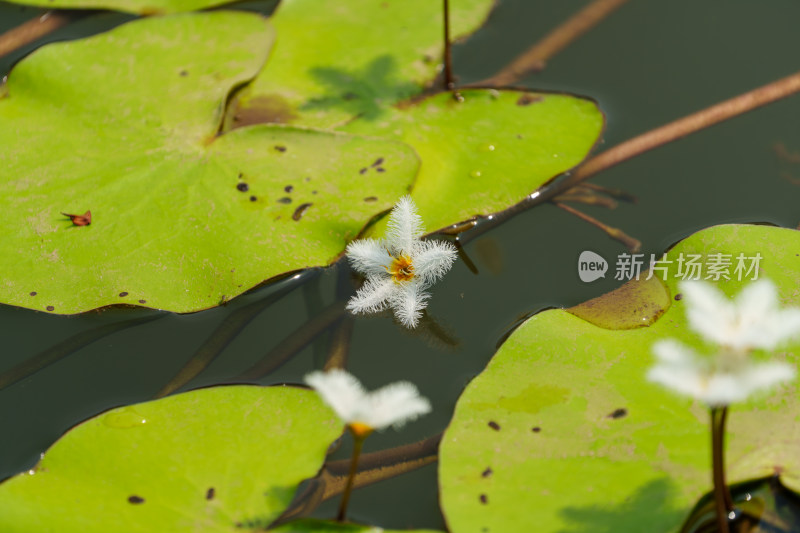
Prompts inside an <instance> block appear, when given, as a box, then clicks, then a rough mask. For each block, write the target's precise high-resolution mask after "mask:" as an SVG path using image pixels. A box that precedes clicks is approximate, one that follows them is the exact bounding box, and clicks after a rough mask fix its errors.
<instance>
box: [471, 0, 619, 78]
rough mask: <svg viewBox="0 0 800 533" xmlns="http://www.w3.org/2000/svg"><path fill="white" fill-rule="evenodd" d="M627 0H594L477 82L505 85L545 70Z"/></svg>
mask: <svg viewBox="0 0 800 533" xmlns="http://www.w3.org/2000/svg"><path fill="white" fill-rule="evenodd" d="M627 1H628V0H594V2H591V3H589V5H587V6H586V7H584V8H583V9H581V10H580V11H578V12H577V13H575V14H574V15H572V16H571V17H570V18H569V19H567V20H566V21H565V22H564V23H563V24H561V25H560V26H558V27H557V28H555V29H554V30H553V31H551V32H550V33H548V34H547V35H546V36H545V37H544V38H543V39H540V40H539V41H538V42H537V43H536V44H534V45H533V46H531V47H530V48H529V49H528V50H527V51H525V52H524V53H523V54H522V55H520V56H517V58H515V59H514V60H513V61H512V62H511V63H510V64H508V66H506V67H504V68H503V69H502V70H501V71H500V72H498V73H497V74H495V75H494V76H492V77H491V78H488V79H486V80H483V81H481V82H478V83H476V84H475V85H483V86H487V85H488V86H491V87H506V86H508V85H513V84H514V83H516V82H518V81H519V80H521V79H522V78H524V77H525V76H526V75H527V74H530V73H531V72H536V71H539V70H542V69H543V68H544V66H545V64H546V63H547V61H548V60H549V59H550V58H551V57H553V56H555V55H556V54H557V53H558V52H560V51H561V50H563V49H564V48H566V47H567V46H569V45H570V44H571V43H572V42H573V41H575V40H577V39H578V38H579V37H580V36H581V35H583V34H584V33H586V32H587V31H589V30H590V29H592V28H593V27H594V26H596V25H597V24H598V23H599V22H600V21H602V20H603V19H604V18H606V17H607V16H608V15H610V14H611V13H612V12H613V11H614V10H616V9H617V8H618V7H620V6H621V5H622V4H624V3H625V2H627Z"/></svg>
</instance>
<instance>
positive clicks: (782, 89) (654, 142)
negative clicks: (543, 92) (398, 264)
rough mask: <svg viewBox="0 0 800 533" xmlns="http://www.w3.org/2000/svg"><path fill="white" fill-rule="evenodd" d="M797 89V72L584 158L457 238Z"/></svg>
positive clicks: (465, 238)
mask: <svg viewBox="0 0 800 533" xmlns="http://www.w3.org/2000/svg"><path fill="white" fill-rule="evenodd" d="M798 91H800V72H798V73H796V74H792V75H791V76H788V77H786V78H782V79H780V80H777V81H774V82H772V83H769V84H767V85H764V86H762V87H759V88H758V89H754V90H752V91H750V92H747V93H744V94H742V95H739V96H736V97H734V98H731V99H730V100H726V101H724V102H721V103H719V104H716V105H713V106H711V107H708V108H706V109H703V110H702V111H698V112H697V113H694V114H692V115H689V116H687V117H684V118H681V119H678V120H676V121H674V122H670V123H669V124H666V125H664V126H661V127H659V128H656V129H654V130H650V131H649V132H647V133H643V134H642V135H639V136H637V137H634V138H633V139H630V140H628V141H625V142H624V143H622V144H618V145H617V146H615V147H613V148H611V149H609V150H606V151H605V152H603V153H601V154H599V155H596V156H595V157H592V158H591V159H588V160H586V162H584V163H583V164H582V165H581V166H579V167H577V169H576V170H575V171H574V172H573V173H572V174H571V175H569V177H567V178H566V179H563V180H560V181H556V182H551V183H549V184H547V185H544V186H543V187H541V188H540V189H539V190H537V191H534V192H533V193H532V194H530V195H528V196H527V197H525V198H523V199H522V200H521V201H520V202H519V203H517V204H515V205H513V206H511V207H509V208H508V209H506V210H504V211H500V212H499V213H493V214H491V215H488V216H486V217H481V219H480V220H481V223H480V224H478V225H477V227H476V228H475V229H473V230H471V231H468V232H466V233H464V234H462V235H460V236H459V237H458V240H459V241H460V242H461V243H462V244H466V243H467V242H469V241H471V240H472V239H475V238H476V237H478V236H479V235H482V234H483V233H486V232H487V231H489V230H491V229H493V228H495V227H497V226H499V225H500V224H502V223H503V222H506V221H507V220H510V219H511V218H513V217H514V216H516V215H517V214H519V213H521V212H523V211H526V210H528V209H530V208H531V207H534V206H536V205H539V204H541V203H544V202H547V201H549V200H552V199H553V198H554V197H556V196H558V195H559V194H561V193H562V192H564V191H566V190H568V189H570V188H572V187H574V186H575V185H577V184H579V183H581V182H583V181H585V180H587V179H588V178H590V177H592V176H594V175H595V174H597V173H599V172H601V171H603V170H607V169H609V168H611V167H613V166H615V165H618V164H619V163H622V162H623V161H627V160H628V159H631V158H633V157H635V156H637V155H641V154H643V153H645V152H647V151H649V150H652V149H654V148H658V147H659V146H662V145H665V144H667V143H670V142H672V141H676V140H678V139H681V138H683V137H685V136H687V135H690V134H692V133H696V132H698V131H701V130H703V129H705V128H708V127H711V126H713V125H715V124H718V123H720V122H723V121H725V120H728V119H731V118H734V117H736V116H738V115H742V114H744V113H747V112H748V111H753V110H754V109H757V108H759V107H761V106H764V105H767V104H770V103H772V102H775V101H777V100H780V99H782V98H786V97H787V96H791V95H792V94H794V93H796V92H798Z"/></svg>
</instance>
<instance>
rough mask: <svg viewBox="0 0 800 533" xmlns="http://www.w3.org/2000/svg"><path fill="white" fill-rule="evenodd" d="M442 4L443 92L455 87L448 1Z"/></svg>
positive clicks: (445, 0)
mask: <svg viewBox="0 0 800 533" xmlns="http://www.w3.org/2000/svg"><path fill="white" fill-rule="evenodd" d="M442 1H443V3H444V90H445V91H450V90H453V89H454V88H455V86H456V84H455V80H454V79H453V50H452V47H451V45H450V0H442Z"/></svg>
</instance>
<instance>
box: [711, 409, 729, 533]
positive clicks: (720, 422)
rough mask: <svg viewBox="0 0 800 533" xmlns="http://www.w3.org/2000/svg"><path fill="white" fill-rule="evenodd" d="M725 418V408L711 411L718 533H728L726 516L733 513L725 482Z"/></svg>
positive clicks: (713, 476) (712, 458)
mask: <svg viewBox="0 0 800 533" xmlns="http://www.w3.org/2000/svg"><path fill="white" fill-rule="evenodd" d="M727 417H728V408H727V407H713V408H712V409H711V465H712V479H713V481H714V502H715V504H716V505H715V506H716V509H717V528H718V531H719V533H729V532H730V528H729V527H728V515H729V514H730V513H731V512H733V500H732V499H731V493H730V491H729V490H728V485H727V483H726V482H725V419H726V418H727Z"/></svg>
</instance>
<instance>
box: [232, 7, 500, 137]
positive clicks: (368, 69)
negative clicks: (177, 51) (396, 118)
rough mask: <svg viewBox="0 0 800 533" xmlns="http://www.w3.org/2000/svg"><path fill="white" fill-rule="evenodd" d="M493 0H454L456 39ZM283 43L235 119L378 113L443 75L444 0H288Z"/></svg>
mask: <svg viewBox="0 0 800 533" xmlns="http://www.w3.org/2000/svg"><path fill="white" fill-rule="evenodd" d="M493 5H494V0H458V1H456V2H450V6H451V7H450V9H451V13H450V17H451V18H450V20H451V28H452V30H451V31H452V35H453V38H454V39H457V38H459V37H462V36H464V35H467V34H469V33H471V32H473V31H475V30H476V29H477V28H478V27H479V26H480V25H481V24H482V23H483V21H484V20H485V19H486V17H487V16H488V14H489V11H490V10H491V8H492V6H493ZM273 22H274V24H275V27H276V29H277V32H278V39H279V45H278V46H276V47H275V51H274V53H273V54H272V56H271V57H270V61H269V64H268V65H267V66H266V68H265V69H264V70H263V71H262V72H261V74H259V76H258V78H256V80H255V81H254V82H253V84H252V86H250V87H249V88H248V89H247V90H246V91H244V93H243V94H242V95H240V96H241V98H240V100H239V101H238V104H237V105H236V111H235V112H234V113H232V114H231V119H232V122H231V124H230V126H231V127H238V126H241V125H247V124H253V123H263V122H278V123H288V124H295V125H305V126H313V127H320V128H330V127H334V126H336V125H341V124H343V123H344V122H346V121H348V120H350V119H352V118H353V117H355V116H360V117H361V118H363V119H365V120H375V119H377V118H378V117H379V116H380V115H381V114H382V112H383V110H384V109H386V108H388V107H389V106H390V105H391V104H393V103H395V102H397V101H401V100H405V99H407V98H409V97H410V96H412V95H414V94H418V93H419V92H421V91H422V89H423V88H424V86H425V85H426V84H427V83H429V82H430V81H431V80H433V78H434V77H435V76H436V73H437V72H438V70H439V68H440V65H441V58H442V52H443V49H444V44H443V42H444V41H443V39H444V37H443V29H442V28H443V19H442V2H440V1H438V2H437V1H431V0H403V1H402V2H397V1H388V2H387V1H380V0H337V1H335V2H319V1H317V0H283V1H282V2H281V5H280V7H279V8H278V11H277V12H276V14H275V15H274V17H273Z"/></svg>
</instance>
